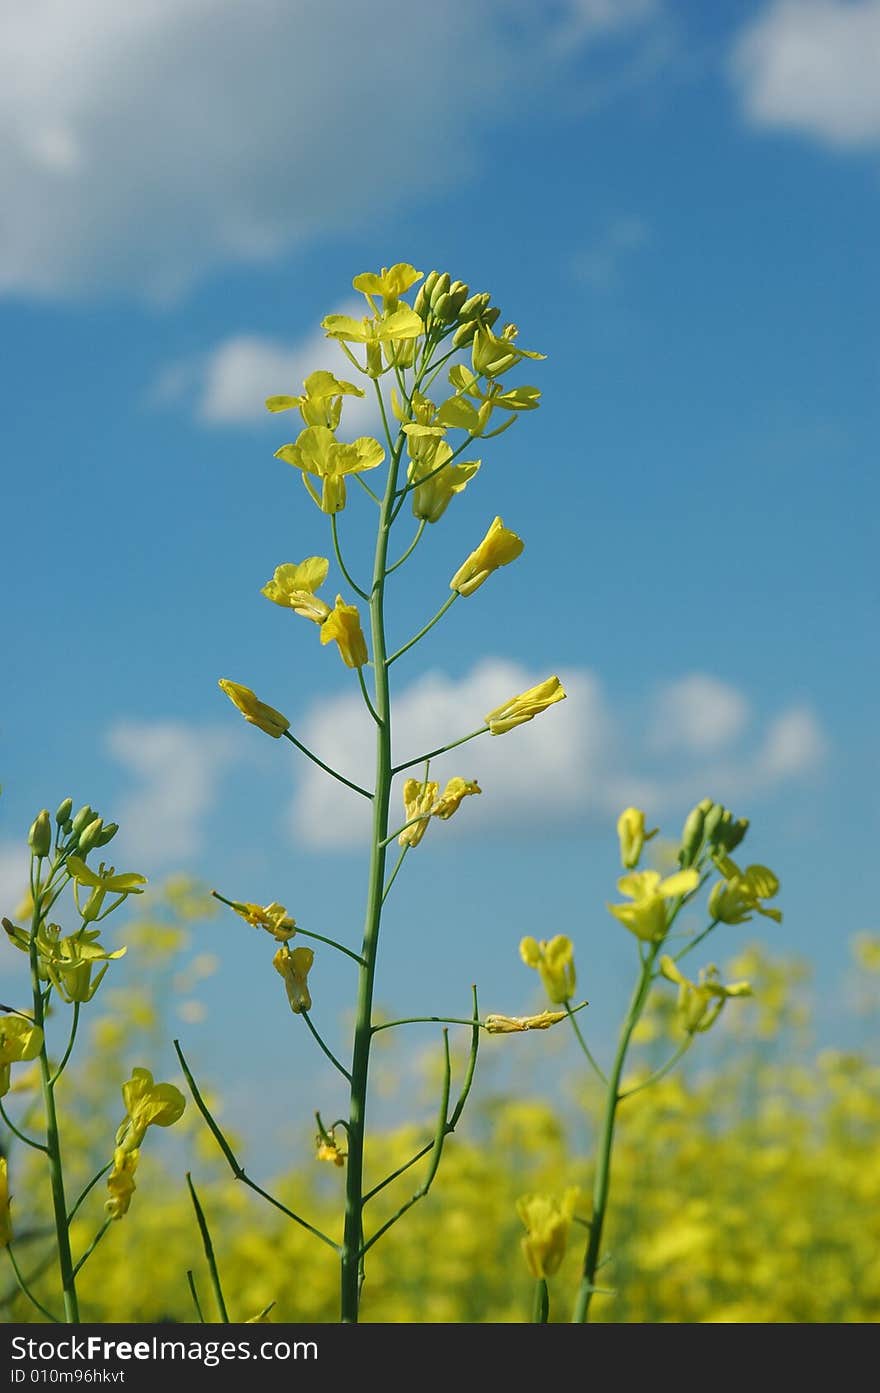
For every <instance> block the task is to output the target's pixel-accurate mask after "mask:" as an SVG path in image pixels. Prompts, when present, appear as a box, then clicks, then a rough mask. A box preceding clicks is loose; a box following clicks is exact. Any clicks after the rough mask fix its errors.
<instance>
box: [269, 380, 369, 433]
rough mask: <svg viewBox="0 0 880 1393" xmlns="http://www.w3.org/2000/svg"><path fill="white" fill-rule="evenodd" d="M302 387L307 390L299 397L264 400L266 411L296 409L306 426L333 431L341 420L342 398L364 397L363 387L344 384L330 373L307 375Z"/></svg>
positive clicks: (350, 383)
mask: <svg viewBox="0 0 880 1393" xmlns="http://www.w3.org/2000/svg"><path fill="white" fill-rule="evenodd" d="M303 386H304V387H305V389H306V390H305V393H304V394H303V396H301V397H267V398H266V407H267V410H269V411H290V410H291V408H292V407H298V408H299V414H300V415H301V416H302V418H303V420H304V422H305V424H306V425H307V426H327V427H328V429H330V430H336V427H337V426H338V425H339V422H340V419H341V417H342V398H343V397H362V396H363V395H364V391H363V388H362V387H355V385H354V383H353V382H343V381H341V380H340V379H339V378H337V377H334V376H333V373H332V372H323V371H321V372H313V373H310V374H309V376H308V377H307V378H306V380H305V382H304V383H303Z"/></svg>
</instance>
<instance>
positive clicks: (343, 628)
mask: <svg viewBox="0 0 880 1393" xmlns="http://www.w3.org/2000/svg"><path fill="white" fill-rule="evenodd" d="M334 640H335V641H336V643H338V644H339V652H340V654H341V656H342V661H343V662H344V663H345V665H346V667H363V665H364V663H365V662H367V660H368V657H369V655H368V653H367V640H366V639H365V638H364V631H363V629H362V628H361V617H360V615H359V614H358V608H357V605H347V604H345V603H344V602H343V599H342V596H341V595H337V596H336V605H335V608H334V609H332V610H331V611H330V613H329V615H328V616H327V618H326V619H325V620H324V623H323V624H322V625H321V642H322V643H332V642H333V641H334Z"/></svg>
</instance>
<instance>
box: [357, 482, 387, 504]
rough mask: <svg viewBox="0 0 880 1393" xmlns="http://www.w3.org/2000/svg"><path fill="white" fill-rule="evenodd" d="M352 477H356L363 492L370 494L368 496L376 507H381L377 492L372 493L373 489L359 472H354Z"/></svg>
mask: <svg viewBox="0 0 880 1393" xmlns="http://www.w3.org/2000/svg"><path fill="white" fill-rule="evenodd" d="M354 477H355V479H357V481H358V483H359V484H360V486H361V488H362V489H363V490H364V492H365V493H368V494H369V495H370V497H371V498H372V500H373V502H374V503H375V504H377V505H378V507H380V508H381V506H382V500H381V498H380V497H379V495H378V494H377V493H374V492H373V490H372V489H371V488H370V485H369V484H368V483H367V481H366V479H364V477H363V476H362V475H361V474H355V476H354Z"/></svg>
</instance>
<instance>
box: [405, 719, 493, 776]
mask: <svg viewBox="0 0 880 1393" xmlns="http://www.w3.org/2000/svg"><path fill="white" fill-rule="evenodd" d="M488 729H489V727H488V726H480V729H479V730H472V731H471V733H470V735H463V736H462V737H461V739H460V740H453V741H451V742H450V743H449V744H448V745H439V746H438V747H437V749H436V750H429V751H428V753H427V754H426V755H416V757H415V759H408V760H407V761H406V763H405V764H395V766H394V768H393V769H392V770H391V772H392V774H402V773H403V771H404V769H412V767H413V765H414V764H424V762H425V760H426V759H433V758H434V756H435V755H445V754H446V751H447V750H455V749H457V748H458V746H459V745H466V744H467V742H468V741H469V740H476V738H477V736H478V735H485V734H486V732H487V730H488Z"/></svg>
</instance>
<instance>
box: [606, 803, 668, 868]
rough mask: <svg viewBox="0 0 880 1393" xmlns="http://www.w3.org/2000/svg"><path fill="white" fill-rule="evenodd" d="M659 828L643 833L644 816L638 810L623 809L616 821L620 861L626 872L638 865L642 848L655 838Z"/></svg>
mask: <svg viewBox="0 0 880 1393" xmlns="http://www.w3.org/2000/svg"><path fill="white" fill-rule="evenodd" d="M659 830H660V829H659V827H655V828H654V829H653V831H651V832H646V831H645V814H644V813H643V812H642V811H641V809H640V808H624V810H623V812H622V813H621V814H620V817H619V818H618V819H617V835H618V837H619V838H620V860H621V863H622V865H624V866H625V867H626V868H627V869H628V870H632V868H633V867H634V866H637V865H638V864H639V857H640V856H641V854H642V847H643V846H644V844H645V842H649V841H650V840H651V838H652V837H656V835H657V833H658V832H659Z"/></svg>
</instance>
